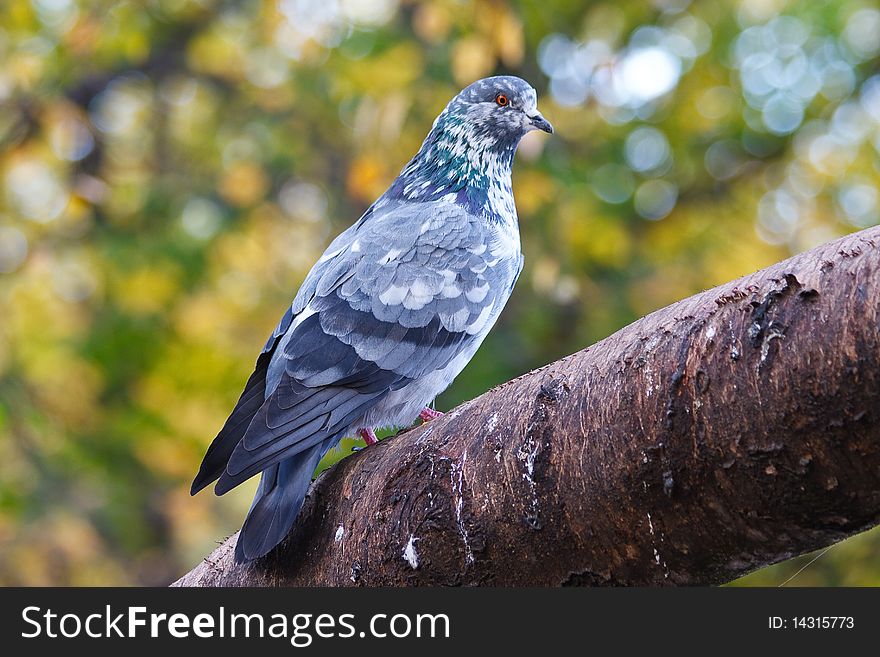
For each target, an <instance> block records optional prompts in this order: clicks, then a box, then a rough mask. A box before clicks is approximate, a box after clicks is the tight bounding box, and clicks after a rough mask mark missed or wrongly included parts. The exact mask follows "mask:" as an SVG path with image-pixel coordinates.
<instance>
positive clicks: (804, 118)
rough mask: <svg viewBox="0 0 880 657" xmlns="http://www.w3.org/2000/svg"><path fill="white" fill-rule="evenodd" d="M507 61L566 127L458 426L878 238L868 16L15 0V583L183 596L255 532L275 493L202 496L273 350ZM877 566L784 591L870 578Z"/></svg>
mask: <svg viewBox="0 0 880 657" xmlns="http://www.w3.org/2000/svg"><path fill="white" fill-rule="evenodd" d="M496 73H514V74H517V75H520V76H522V77H525V78H526V79H528V80H530V81H531V82H532V83H533V84H534V85H535V86H536V87H537V89H538V91H539V98H540V106H541V108H542V110H543V112H544V114H545V115H546V116H547V117H548V118H549V119H550V120H551V121H552V122H553V123H554V125H555V126H556V127H557V134H556V135H555V136H553V137H552V138H546V136H544V135H536V134H532V135H529V136H528V138H527V139H526V140H525V141H524V142H523V144H522V146H521V149H520V152H519V155H518V158H517V160H518V161H517V163H516V164H515V168H514V189H515V193H516V198H517V203H518V206H519V213H520V219H521V223H522V236H523V242H524V245H523V246H524V251H525V254H526V268H525V272H524V274H523V276H522V278H521V279H520V282H519V285H518V287H517V289H516V292H515V294H514V296H513V299H512V300H511V302H510V304H509V306H508V308H507V310H506V311H505V313H504V315H503V316H502V318H501V320H500V322H499V325H498V326H497V327H496V329H495V331H494V332H493V333H492V334H491V335H490V336H489V338H488V339H487V340H486V343H485V345H484V346H483V348H482V349H481V350H480V352H479V353H478V354H477V357H476V358H475V359H474V362H473V363H472V364H471V365H470V366H469V367H468V368H467V369H466V370H465V372H464V373H463V374H462V376H461V377H460V379H459V380H458V381H457V382H456V383H455V385H454V387H453V388H452V389H451V390H450V391H448V392H447V393H446V394H445V395H444V396H443V397H442V398H441V399H440V400H439V401H438V406H439V408H441V409H447V408H449V407H451V406H453V405H454V404H456V403H458V402H459V401H461V400H464V399H467V398H471V397H473V396H475V395H478V394H479V393H481V392H483V391H485V390H486V389H488V388H489V387H491V386H492V385H495V384H497V383H500V382H502V381H504V380H507V379H509V378H511V377H513V376H516V375H518V374H521V373H523V372H525V371H527V370H529V369H532V368H534V367H536V366H539V365H542V364H545V363H547V362H550V361H552V360H554V359H556V358H558V357H560V356H562V355H565V354H567V353H570V352H572V351H575V350H577V349H579V348H582V347H583V346H585V345H587V344H590V343H592V342H595V341H597V340H599V339H601V338H603V337H605V336H607V335H609V334H610V333H612V332H614V331H615V330H616V329H618V328H620V327H622V326H624V325H626V324H627V323H629V322H631V321H633V320H635V319H636V318H638V317H640V316H642V315H644V314H646V313H648V312H650V311H652V310H654V309H656V308H658V307H661V306H663V305H666V304H668V303H670V302H673V301H675V300H677V299H680V298H682V297H685V296H687V295H690V294H692V293H694V292H697V291H699V290H701V289H704V288H707V287H711V286H714V285H716V284H719V283H722V282H724V281H727V280H729V279H731V278H734V277H737V276H740V275H742V274H745V273H748V272H750V271H752V270H755V269H757V268H760V267H762V266H765V265H768V264H771V263H773V262H775V261H777V260H780V259H782V258H785V257H786V256H788V255H790V254H792V253H794V252H797V251H801V250H803V249H807V248H809V247H811V246H813V245H816V244H818V243H821V242H824V241H827V240H829V239H832V238H834V237H836V236H838V235H841V234H844V233H847V232H849V231H853V230H856V229H859V228H862V227H865V226H869V225H872V224H876V223H878V220H880V198H878V183H880V11H878V7H877V5H876V3H875V2H872V1H871V0H852V1H844V0H840V1H829V0H816V1H810V2H794V1H793V0H789V1H786V0H711V1H706V2H701V1H695V2H689V1H688V0H653V2H649V1H636V0H595V1H584V0H540V1H537V0H523V1H522V2H513V1H505V0H493V1H485V2H469V1H467V0H428V1H426V2H412V1H409V0H400V1H398V0H367V1H355V0H263V1H250V2H231V1H223V0H141V1H138V2H135V1H129V2H125V1H120V2H107V1H102V0H30V1H28V0H6V1H5V2H3V3H0V583H2V584H26V585H33V584H50V583H51V584H71V585H79V584H164V583H167V582H168V581H170V580H172V579H174V578H176V577H177V576H178V575H180V574H181V573H182V572H185V570H187V569H188V568H189V567H190V566H192V565H193V564H194V563H196V562H197V561H198V560H199V559H200V558H201V557H202V556H204V555H205V554H206V553H207V552H208V551H209V550H210V549H211V548H212V547H213V546H214V541H216V540H218V539H222V538H223V537H225V536H226V535H228V534H229V533H231V532H233V531H234V530H235V529H237V528H238V526H239V524H240V522H241V520H242V518H243V517H244V513H245V512H246V510H247V507H248V505H249V502H250V498H251V492H252V490H253V485H255V483H256V480H254V481H252V482H250V483H249V485H248V486H244V487H242V488H243V489H244V490H236V491H234V492H233V493H232V494H230V495H228V496H226V497H224V498H221V499H217V498H215V497H214V496H212V495H211V494H209V493H205V494H202V495H199V496H197V497H196V498H190V496H189V494H188V488H189V483H190V480H191V478H192V476H193V475H194V473H195V472H196V469H197V467H198V464H199V461H200V459H201V457H202V454H203V453H204V450H205V448H206V446H207V445H208V443H209V441H210V440H211V438H212V437H213V436H214V434H215V432H216V430H217V429H218V428H219V427H220V426H221V424H222V422H223V420H224V419H225V417H226V414H227V412H228V411H229V410H230V409H231V408H232V406H233V404H234V402H235V400H236V399H237V396H238V394H239V392H240V389H241V387H242V385H243V383H244V381H245V379H246V377H247V375H248V374H249V372H250V371H251V367H252V364H253V361H254V359H255V357H256V355H257V353H258V350H259V348H260V347H261V346H262V344H263V342H264V340H265V338H266V336H267V335H268V334H269V332H270V331H271V330H272V328H273V327H274V326H275V324H276V321H277V320H278V318H279V317H280V315H281V314H282V313H283V311H284V308H285V307H286V305H287V304H288V303H289V302H290V300H291V298H292V296H293V294H294V292H295V291H296V289H297V287H298V285H299V282H300V281H301V280H302V278H303V277H304V276H305V274H306V273H307V271H308V268H309V267H310V266H311V264H312V263H313V262H314V260H315V259H316V258H317V257H318V255H319V254H320V253H321V251H322V250H323V248H324V246H325V245H326V244H327V243H328V241H329V240H330V239H331V238H332V236H334V235H335V234H336V233H338V232H340V231H341V230H343V229H344V228H345V227H347V226H348V225H349V224H351V223H352V222H353V221H354V220H355V219H356V218H357V217H358V216H359V214H360V213H361V212H362V211H363V210H364V209H365V207H366V206H367V205H368V204H369V203H370V202H371V201H372V200H373V199H374V198H375V197H376V196H377V195H379V194H380V193H381V192H382V191H384V189H385V187H386V186H387V185H388V184H389V183H390V181H391V180H392V179H393V178H394V176H395V175H396V174H397V172H398V171H399V170H400V168H401V167H402V166H403V165H404V164H405V163H406V161H407V160H408V158H409V157H410V156H411V155H412V154H413V153H414V152H415V151H416V149H417V148H418V146H419V144H420V142H421V140H422V138H423V137H424V135H425V134H426V133H427V131H428V129H429V127H430V125H431V121H432V120H433V118H434V117H435V115H436V114H437V113H438V112H439V110H440V109H441V108H442V107H443V105H444V104H445V103H446V102H447V101H448V99H449V98H450V97H451V96H452V95H454V94H455V93H456V92H457V90H458V89H459V88H460V87H462V86H463V85H465V84H467V83H469V82H471V81H473V80H474V79H476V78H478V77H481V76H485V75H490V74H496ZM351 444H352V443H347V444H346V445H345V448H344V449H343V450H342V451H340V452H339V453H338V454H335V455H333V456H334V458H338V457H339V456H341V455H342V454H343V453H345V452H347V450H348V447H350V445H351ZM878 547H880V534H878V533H877V532H869V533H867V534H864V535H862V536H860V537H857V538H855V539H852V540H850V541H848V542H846V543H845V544H843V545H842V546H838V547H835V548H834V549H832V550H831V551H830V552H829V553H828V554H826V555H824V556H823V557H822V558H820V559H818V560H817V561H816V562H815V563H813V564H811V565H809V567H807V568H806V569H805V570H804V571H803V572H801V573H800V574H798V575H797V577H795V579H794V580H792V582H791V583H790V584H789V585H797V584H812V585H839V584H849V585H869V584H873V585H878V584H880V556H878ZM809 559H810V557H802V558H801V559H799V560H795V561H793V562H789V563H786V564H781V565H779V566H776V567H773V568H770V569H766V570H764V571H761V572H759V573H756V574H754V575H752V576H750V577H748V578H745V579H744V580H741V582H742V583H746V584H748V583H751V584H765V585H777V584H781V583H783V582H784V581H785V580H786V579H787V578H789V577H790V576H791V575H792V574H794V573H795V572H796V571H797V570H798V569H799V568H801V566H802V565H804V564H805V563H806V562H807V561H808V560H809Z"/></svg>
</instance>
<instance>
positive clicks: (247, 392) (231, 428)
mask: <svg viewBox="0 0 880 657" xmlns="http://www.w3.org/2000/svg"><path fill="white" fill-rule="evenodd" d="M264 360H265V361H266V362H262V361H264ZM268 360H269V359H268V358H265V359H264V358H260V360H259V361H258V362H257V367H256V369H255V370H254V373H253V374H251V377H250V378H249V379H248V382H247V384H246V385H245V387H244V392H242V393H241V397H239V399H238V403H237V404H236V405H235V408H234V409H233V410H232V413H231V414H230V415H229V417H228V418H227V420H226V423H225V424H224V425H223V428H222V429H220V432H219V433H218V434H217V436H216V437H215V438H214V440H213V441H212V442H211V446H210V447H208V451H207V452H206V453H205V458H204V459H202V465H201V467H200V468H199V473H198V474H197V475H196V477H195V479H193V483H192V488H191V489H190V495H195V494H196V493H198V492H199V491H200V490H202V489H203V488H204V487H205V486H207V485H208V484H210V483H211V482H213V481H215V480H217V479H219V477H220V475H221V474H223V470H224V469H225V468H226V463H227V462H228V461H229V457H230V456H232V452H233V451H235V446H236V445H238V443H239V441H240V440H241V439H242V438H243V437H244V434H245V432H246V431H247V429H248V426H250V423H251V420H252V419H253V418H254V415H256V413H257V411H259V410H260V407H261V406H262V405H263V402H264V398H265V396H266V365H267V364H268Z"/></svg>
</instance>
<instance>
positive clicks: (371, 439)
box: [357, 427, 379, 447]
mask: <svg viewBox="0 0 880 657" xmlns="http://www.w3.org/2000/svg"><path fill="white" fill-rule="evenodd" d="M357 435H358V437H360V438H361V439H362V440H363V441H364V442H365V443H367V447H369V446H370V445H375V444H376V443H378V442H379V439H378V438H376V432H375V431H373V429H372V428H371V427H362V428H360V429H358V430H357Z"/></svg>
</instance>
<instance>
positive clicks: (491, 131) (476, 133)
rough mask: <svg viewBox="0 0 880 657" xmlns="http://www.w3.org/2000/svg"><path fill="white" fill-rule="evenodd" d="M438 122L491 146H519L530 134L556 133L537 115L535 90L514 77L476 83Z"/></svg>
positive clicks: (456, 100) (454, 102)
mask: <svg viewBox="0 0 880 657" xmlns="http://www.w3.org/2000/svg"><path fill="white" fill-rule="evenodd" d="M438 122H446V123H447V124H449V127H450V128H455V127H458V128H460V129H463V130H465V131H467V132H469V133H471V134H470V135H469V136H471V137H476V138H477V139H474V140H473V141H476V142H479V141H481V140H487V141H488V142H489V143H490V144H491V143H493V142H494V143H497V144H499V145H507V144H512V145H514V146H515V145H516V144H517V143H519V140H520V139H521V138H522V136H523V135H525V134H526V133H527V132H529V131H531V130H543V131H544V132H551V133H552V132H553V126H552V125H550V122H549V121H547V119H545V118H544V117H543V116H541V113H540V112H539V111H538V96H537V94H536V93H535V90H534V89H533V88H532V86H531V85H530V84H529V83H528V82H526V81H525V80H523V79H521V78H517V77H514V76H512V75H499V76H496V77H491V78H484V79H482V80H477V81H476V82H474V83H473V84H471V85H469V86H467V87H465V88H464V89H463V90H462V91H461V92H460V93H459V94H458V95H457V96H456V97H455V98H453V99H452V100H451V101H450V103H449V105H447V106H446V109H445V110H444V111H443V114H441V115H440V117H439V118H438Z"/></svg>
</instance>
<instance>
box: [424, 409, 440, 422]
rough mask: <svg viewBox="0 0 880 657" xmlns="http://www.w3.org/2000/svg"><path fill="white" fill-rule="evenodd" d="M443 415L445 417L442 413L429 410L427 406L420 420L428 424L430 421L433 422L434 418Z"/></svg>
mask: <svg viewBox="0 0 880 657" xmlns="http://www.w3.org/2000/svg"><path fill="white" fill-rule="evenodd" d="M441 415H443V413H442V412H440V411H435V410H434V409H433V408H428V407H427V406H425V408H423V409H422V412H421V413H419V419H420V420H421V421H422V422H428V421H430V420H433V419H434V418H438V417H440V416H441Z"/></svg>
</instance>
